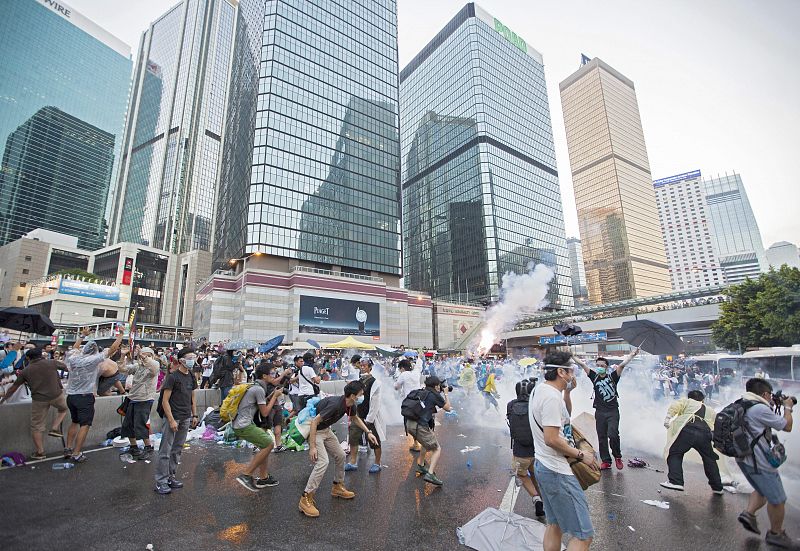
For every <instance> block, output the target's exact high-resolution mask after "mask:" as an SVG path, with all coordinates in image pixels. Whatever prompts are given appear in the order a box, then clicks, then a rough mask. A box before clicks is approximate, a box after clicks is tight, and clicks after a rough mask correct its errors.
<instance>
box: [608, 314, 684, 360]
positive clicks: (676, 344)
mask: <svg viewBox="0 0 800 551" xmlns="http://www.w3.org/2000/svg"><path fill="white" fill-rule="evenodd" d="M619 334H620V336H621V337H622V338H623V339H625V340H626V341H627V342H628V344H632V345H633V346H637V347H639V348H641V349H642V350H644V351H645V352H650V353H651V354H656V355H661V354H677V353H678V352H682V351H683V347H684V343H683V340H682V339H681V338H680V337H679V336H678V335H677V333H675V331H673V330H672V329H670V328H669V327H667V326H666V325H663V324H661V323H658V322H656V321H653V320H631V321H626V322H623V324H622V327H620V328H619Z"/></svg>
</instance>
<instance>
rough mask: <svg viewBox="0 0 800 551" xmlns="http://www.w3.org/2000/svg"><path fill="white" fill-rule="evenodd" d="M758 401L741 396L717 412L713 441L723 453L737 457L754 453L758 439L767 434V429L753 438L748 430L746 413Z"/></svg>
mask: <svg viewBox="0 0 800 551" xmlns="http://www.w3.org/2000/svg"><path fill="white" fill-rule="evenodd" d="M758 403H759V402H756V401H755V400H745V399H744V398H740V399H739V400H736V401H735V402H733V403H732V404H729V405H727V406H725V407H724V408H723V409H722V411H720V412H719V413H717V417H716V419H715V420H714V437H713V441H714V447H715V448H716V449H717V451H719V452H720V453H721V454H722V455H727V456H728V457H735V458H737V459H743V458H745V457H749V456H751V455H753V448H755V446H756V443H757V442H758V440H759V439H760V438H761V437H762V436H764V434H766V431H764V432H763V433H762V434H760V435H759V436H758V437H756V438H753V437H752V435H751V434H750V432H749V431H748V430H747V421H746V420H745V414H746V413H747V410H748V409H750V408H751V407H753V406H754V405H756V404H758Z"/></svg>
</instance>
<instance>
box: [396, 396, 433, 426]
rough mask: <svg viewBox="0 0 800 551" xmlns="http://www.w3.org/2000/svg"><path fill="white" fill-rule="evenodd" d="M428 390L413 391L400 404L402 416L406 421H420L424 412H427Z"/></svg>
mask: <svg viewBox="0 0 800 551" xmlns="http://www.w3.org/2000/svg"><path fill="white" fill-rule="evenodd" d="M427 392H428V391H427V390H425V389H422V388H419V389H416V390H412V391H411V392H409V393H408V396H406V397H405V398H403V402H402V403H401V404H400V415H402V416H403V419H404V420H405V421H419V420H420V418H421V417H422V412H423V411H425V402H424V400H425V397H426V396H427Z"/></svg>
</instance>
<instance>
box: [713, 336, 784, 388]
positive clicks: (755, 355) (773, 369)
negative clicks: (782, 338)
mask: <svg viewBox="0 0 800 551" xmlns="http://www.w3.org/2000/svg"><path fill="white" fill-rule="evenodd" d="M719 369H720V373H723V370H725V371H728V372H730V373H732V374H733V376H734V377H736V378H738V383H739V384H741V386H742V387H744V383H745V382H747V380H748V379H750V378H751V377H757V376H763V377H764V379H767V380H768V381H769V382H770V383H772V387H773V388H774V389H775V390H782V391H783V392H784V393H791V394H796V393H797V392H798V391H800V345H798V344H795V345H794V346H790V347H783V348H762V349H761V350H753V351H751V352H745V353H744V354H742V355H741V356H729V357H726V358H723V359H721V360H720V361H719Z"/></svg>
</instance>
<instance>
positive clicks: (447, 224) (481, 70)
mask: <svg viewBox="0 0 800 551" xmlns="http://www.w3.org/2000/svg"><path fill="white" fill-rule="evenodd" d="M400 106H401V110H400V129H401V133H402V138H401V142H402V159H403V170H402V176H401V181H402V191H403V242H404V277H405V284H406V286H407V287H408V288H410V289H414V290H418V291H423V292H426V293H430V294H431V296H432V297H433V298H438V299H443V300H451V301H461V302H484V303H486V302H491V301H495V300H497V299H498V298H499V295H500V286H501V284H502V277H503V274H505V273H506V272H515V273H524V272H526V271H527V268H528V265H529V264H530V263H531V262H534V263H544V264H547V265H549V266H550V267H551V268H553V270H554V271H555V273H556V277H555V279H554V280H553V282H552V283H551V287H550V294H549V296H548V299H549V301H550V307H551V308H561V307H566V306H572V304H573V299H572V290H571V281H570V277H569V260H568V257H567V247H566V239H565V233H564V220H563V213H562V209H561V195H560V191H559V186H558V173H557V170H556V159H555V150H554V146H553V135H552V128H551V122H550V111H549V106H548V102H547V90H546V85H545V77H544V66H543V64H542V57H541V55H540V54H539V52H537V51H536V50H534V49H533V48H532V47H531V46H530V45H528V44H527V43H526V42H525V41H524V39H522V38H521V37H519V36H518V35H517V34H516V33H514V32H513V31H511V30H510V29H509V28H508V27H507V26H506V25H505V24H504V23H502V22H501V21H499V20H498V19H496V18H494V17H492V16H491V15H489V14H488V13H487V12H485V11H484V10H483V9H481V8H480V6H478V5H476V4H473V3H470V4H467V5H466V6H464V8H463V9H462V10H461V11H460V12H459V13H458V14H456V16H455V17H454V18H453V19H452V20H451V21H450V22H449V23H448V24H447V25H446V26H445V27H444V28H443V29H442V30H441V31H440V32H439V34H438V35H436V37H434V39H433V40H432V41H431V42H430V43H429V44H428V45H427V46H425V48H423V49H422V51H421V52H420V53H419V54H418V55H417V56H416V57H415V58H414V59H413V60H412V61H411V62H410V63H409V64H408V65H407V66H406V67H405V68H404V69H403V71H402V72H401V74H400Z"/></svg>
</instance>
